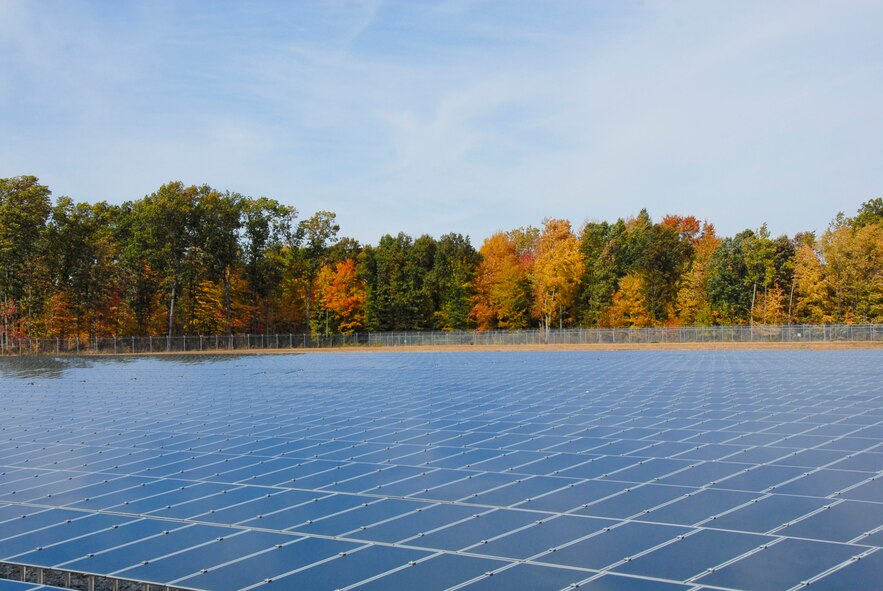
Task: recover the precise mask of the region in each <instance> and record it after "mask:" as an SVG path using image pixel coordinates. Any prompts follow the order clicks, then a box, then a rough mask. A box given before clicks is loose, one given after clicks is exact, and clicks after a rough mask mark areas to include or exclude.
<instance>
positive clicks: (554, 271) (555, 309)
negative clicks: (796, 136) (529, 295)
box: [531, 219, 584, 332]
mask: <svg viewBox="0 0 883 591" xmlns="http://www.w3.org/2000/svg"><path fill="white" fill-rule="evenodd" d="M583 271H584V264H583V259H582V255H581V254H580V250H579V241H578V240H577V239H576V236H574V235H573V232H572V231H571V229H570V222H568V221H567V220H556V219H547V220H545V222H544V223H543V230H542V232H541V233H540V237H539V241H538V243H537V254H536V260H535V261H534V264H533V268H532V269H531V281H532V283H533V291H534V311H535V314H536V315H537V316H538V317H539V318H540V321H541V323H542V325H543V329H544V330H545V331H546V332H548V330H549V329H550V328H551V326H552V322H553V321H554V320H556V319H557V320H558V321H559V322H562V321H563V317H564V314H565V312H566V311H567V310H568V309H569V308H570V306H571V305H572V304H573V303H574V301H575V299H576V295H577V293H578V291H579V286H580V278H581V277H582V274H583Z"/></svg>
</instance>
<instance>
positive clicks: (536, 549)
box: [0, 351, 883, 591]
mask: <svg viewBox="0 0 883 591" xmlns="http://www.w3.org/2000/svg"><path fill="white" fill-rule="evenodd" d="M0 403H2V408H3V413H2V421H0V562H6V563H12V564H18V565H33V566H38V567H46V568H56V569H66V570H69V571H74V572H78V573H94V574H98V575H109V576H114V577H119V578H122V579H128V580H136V581H145V582H151V583H156V584H161V585H169V586H173V587H178V588H183V589H209V590H215V589H216V590H220V591H230V590H234V589H261V590H262V591H263V590H267V591H269V590H273V589H278V590H282V589H310V590H312V589H341V590H349V589H358V590H359V591H368V590H374V589H382V590H388V591H396V590H411V589H421V590H439V591H441V590H445V589H449V590H453V589H465V590H469V591H479V590H491V589H494V590H496V589H500V590H503V589H505V590H519V589H524V590H544V589H548V590H557V589H571V588H575V587H574V586H575V585H578V586H579V588H580V589H589V590H591V591H632V590H642V591H657V590H659V591H663V590H664V591H669V590H671V591H676V590H689V589H693V590H699V589H719V590H731V591H732V590H745V591H765V590H780V589H791V588H800V587H801V586H805V585H806V584H811V586H812V588H813V589H872V588H878V587H877V585H879V582H880V580H881V577H883V551H881V550H880V548H881V546H883V478H881V475H883V446H881V441H883V353H881V352H879V351H691V352H686V351H656V352H644V351H641V352H636V351H621V352H577V351H570V352H503V353H476V352H472V353H356V354H308V355H274V356H243V357H232V356H230V357H228V356H212V357H199V356H186V357H184V356H177V357H154V358H106V359H101V358H89V359H86V358H79V359H77V358H68V359H49V358H19V359H2V360H0ZM36 588H39V587H38V586H37V585H34V584H28V583H19V582H13V581H9V580H0V591H6V590H7V589H8V590H10V591H12V590H22V591H23V590H25V589H36Z"/></svg>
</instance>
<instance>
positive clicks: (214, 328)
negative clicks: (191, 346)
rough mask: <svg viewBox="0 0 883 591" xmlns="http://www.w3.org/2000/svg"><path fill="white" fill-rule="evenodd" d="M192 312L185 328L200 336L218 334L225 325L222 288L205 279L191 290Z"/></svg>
mask: <svg viewBox="0 0 883 591" xmlns="http://www.w3.org/2000/svg"><path fill="white" fill-rule="evenodd" d="M192 298H193V312H192V314H193V315H192V317H191V318H190V319H189V322H188V323H187V326H186V328H187V329H188V331H189V332H190V333H195V334H200V335H214V334H220V333H222V332H223V331H224V327H225V325H226V323H227V320H226V313H225V311H224V287H223V286H222V285H218V284H217V283H214V282H213V281H209V280H207V279H205V280H203V281H200V282H199V283H198V284H197V285H196V287H195V288H194V289H193V294H192Z"/></svg>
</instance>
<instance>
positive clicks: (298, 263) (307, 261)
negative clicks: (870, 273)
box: [292, 211, 340, 332]
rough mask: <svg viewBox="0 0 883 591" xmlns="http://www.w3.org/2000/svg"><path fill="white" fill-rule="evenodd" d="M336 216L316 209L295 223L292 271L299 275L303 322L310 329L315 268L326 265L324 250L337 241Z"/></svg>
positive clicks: (317, 270) (325, 252)
mask: <svg viewBox="0 0 883 591" xmlns="http://www.w3.org/2000/svg"><path fill="white" fill-rule="evenodd" d="M336 217H337V215H336V214H335V213H334V212H330V211H318V212H316V213H315V214H313V215H312V216H310V217H309V218H307V219H305V220H302V221H301V222H300V223H299V224H298V226H297V237H298V242H299V245H298V248H296V249H294V250H293V252H292V254H293V255H294V260H293V268H294V273H295V274H299V275H300V279H301V282H300V283H301V285H302V286H303V292H304V304H305V324H306V326H307V328H308V332H312V328H311V326H312V320H313V317H312V312H311V306H312V302H313V287H314V285H313V284H314V283H315V281H316V276H317V274H318V273H319V269H321V268H322V266H323V265H325V264H326V262H327V258H328V249H329V248H330V247H331V246H332V245H333V244H334V243H335V242H337V233H338V232H339V231H340V226H338V225H337V223H336V222H335V219H336Z"/></svg>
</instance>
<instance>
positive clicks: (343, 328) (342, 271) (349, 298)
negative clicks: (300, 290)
mask: <svg viewBox="0 0 883 591" xmlns="http://www.w3.org/2000/svg"><path fill="white" fill-rule="evenodd" d="M316 290H317V293H318V297H319V304H320V306H321V307H322V309H323V310H325V311H326V312H327V313H328V314H329V315H330V319H329V321H330V327H329V328H326V332H327V330H330V329H333V330H334V332H342V333H344V334H351V333H353V332H355V331H357V330H359V329H361V328H362V327H363V325H364V323H365V282H364V281H363V280H362V279H361V278H360V277H359V276H358V273H357V272H356V262H355V261H354V260H353V259H346V260H344V261H341V262H339V263H334V264H333V265H325V266H324V267H322V268H321V269H320V270H319V273H318V275H317V277H316Z"/></svg>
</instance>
